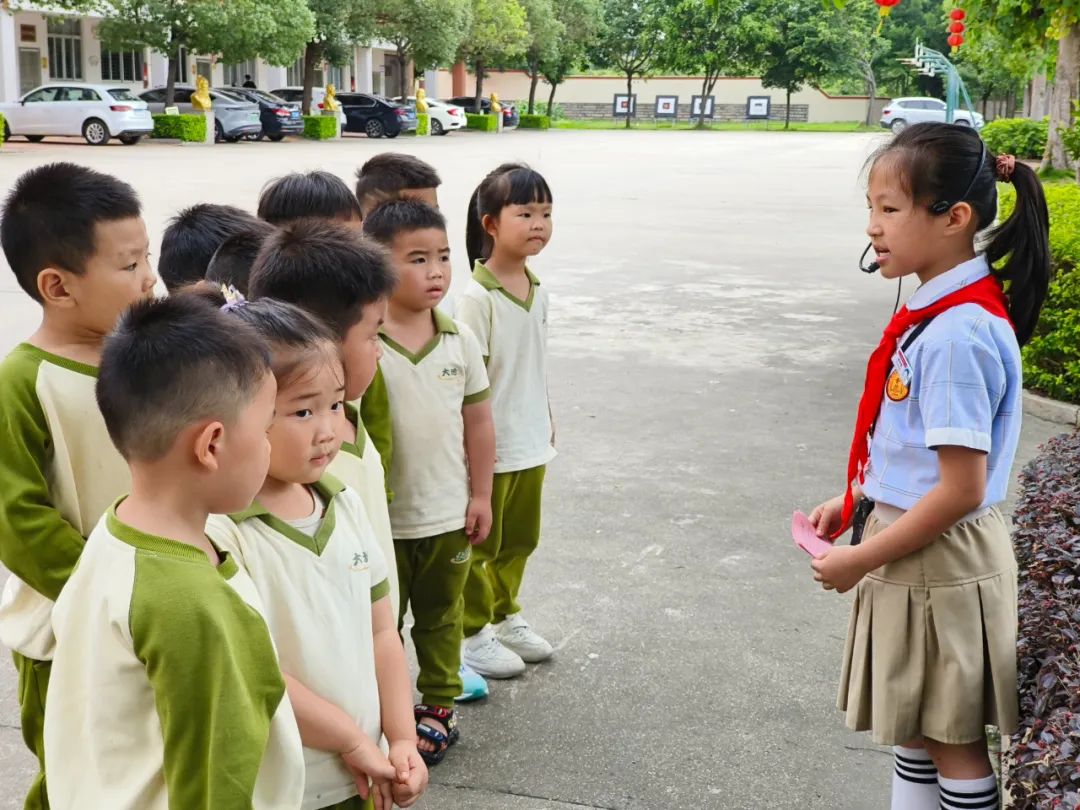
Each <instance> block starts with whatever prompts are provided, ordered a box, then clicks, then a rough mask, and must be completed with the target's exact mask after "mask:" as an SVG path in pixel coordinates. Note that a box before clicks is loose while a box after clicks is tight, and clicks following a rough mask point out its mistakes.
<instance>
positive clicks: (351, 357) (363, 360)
mask: <svg viewBox="0 0 1080 810" xmlns="http://www.w3.org/2000/svg"><path fill="white" fill-rule="evenodd" d="M385 318H386V299H385V298H380V299H379V300H378V301H376V302H375V303H374V304H368V305H367V306H366V307H364V317H363V318H361V319H360V320H359V321H357V322H356V323H354V324H353V325H352V326H351V327H350V328H349V331H348V332H346V333H345V340H344V342H343V343H342V346H341V351H342V355H344V361H345V399H346V400H347V401H348V402H352V401H354V400H357V399H359V398H360V397H361V396H363V394H364V392H365V391H367V389H368V386H369V385H371V381H372V380H373V379H374V378H375V369H376V368H378V365H379V358H380V357H382V341H381V340H379V328H380V327H381V326H382V325H383V320H384V319H385Z"/></svg>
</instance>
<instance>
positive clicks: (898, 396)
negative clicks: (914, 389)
mask: <svg viewBox="0 0 1080 810" xmlns="http://www.w3.org/2000/svg"><path fill="white" fill-rule="evenodd" d="M885 393H886V395H887V396H888V397H889V399H890V400H892V401H893V402H903V401H904V400H905V399H907V398H908V396H909V395H910V394H911V386H910V385H908V384H907V383H906V382H904V377H903V375H902V374H901V373H900V372H899V371H897V370H896V369H893V372H892V374H890V375H889V381H888V382H887V383H885Z"/></svg>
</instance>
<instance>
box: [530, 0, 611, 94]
mask: <svg viewBox="0 0 1080 810" xmlns="http://www.w3.org/2000/svg"><path fill="white" fill-rule="evenodd" d="M602 15H603V9H602V7H601V4H600V0H559V2H558V3H557V4H556V5H555V16H556V17H558V19H559V21H560V22H561V23H562V24H563V27H564V28H565V29H566V33H564V34H563V36H562V38H561V39H559V41H558V43H556V48H555V53H554V54H552V55H550V56H549V57H548V58H546V59H544V60H542V61H541V63H540V73H541V75H542V76H543V77H544V81H546V82H547V83H548V84H550V85H551V93H550V95H548V114H549V115H550V114H551V110H552V109H553V108H554V106H555V91H556V89H558V87H559V85H560V84H562V83H563V82H564V81H566V77H567V76H569V75H570V71H572V70H574V69H576V68H577V67H578V66H579V65H580V64H581V63H582V62H583V61H584V59H585V54H586V53H587V52H588V50H589V48H591V47H593V46H594V45H595V44H596V41H597V38H598V37H599V36H600V33H601V32H602V31H603V29H604V22H603V16H602Z"/></svg>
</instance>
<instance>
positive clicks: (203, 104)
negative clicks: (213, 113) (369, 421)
mask: <svg viewBox="0 0 1080 810" xmlns="http://www.w3.org/2000/svg"><path fill="white" fill-rule="evenodd" d="M191 107H192V109H195V110H210V109H213V107H214V102H213V101H211V100H210V82H208V81H207V80H206V77H205V76H199V77H197V78H196V79H195V92H194V93H192V94H191Z"/></svg>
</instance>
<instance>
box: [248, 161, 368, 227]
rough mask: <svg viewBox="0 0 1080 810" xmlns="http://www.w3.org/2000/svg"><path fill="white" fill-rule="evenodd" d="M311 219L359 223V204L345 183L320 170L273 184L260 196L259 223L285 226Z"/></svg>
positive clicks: (334, 175)
mask: <svg viewBox="0 0 1080 810" xmlns="http://www.w3.org/2000/svg"><path fill="white" fill-rule="evenodd" d="M308 217H322V218H325V219H344V220H349V219H353V218H354V217H355V218H356V219H360V204H359V203H358V202H357V201H356V197H354V196H353V195H352V193H351V192H350V191H349V187H348V186H347V185H345V181H344V180H342V179H341V178H340V177H338V176H337V175H336V174H331V173H330V172H325V171H321V170H316V171H312V172H307V173H306V174H305V173H303V172H293V173H292V174H287V175H285V176H284V177H279V178H278V179H277V180H271V181H270V182H269V183H267V184H266V186H265V187H264V188H263V190H262V194H260V195H259V219H263V220H265V221H267V222H270V223H273V224H274V225H283V224H285V223H286V222H292V221H293V220H296V219H304V218H308Z"/></svg>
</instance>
